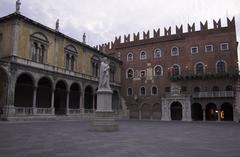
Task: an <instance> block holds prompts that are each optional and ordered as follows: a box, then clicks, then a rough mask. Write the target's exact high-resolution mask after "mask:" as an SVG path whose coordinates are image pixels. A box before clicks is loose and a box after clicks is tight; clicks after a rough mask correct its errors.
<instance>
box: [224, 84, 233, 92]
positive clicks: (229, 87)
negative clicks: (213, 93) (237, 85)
mask: <svg viewBox="0 0 240 157" xmlns="http://www.w3.org/2000/svg"><path fill="white" fill-rule="evenodd" d="M225 90H226V91H233V87H232V86H231V85H228V86H227V87H226V89H225Z"/></svg>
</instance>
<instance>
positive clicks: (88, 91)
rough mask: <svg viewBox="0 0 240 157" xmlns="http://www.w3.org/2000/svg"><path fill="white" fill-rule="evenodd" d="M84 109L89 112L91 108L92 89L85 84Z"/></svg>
mask: <svg viewBox="0 0 240 157" xmlns="http://www.w3.org/2000/svg"><path fill="white" fill-rule="evenodd" d="M84 109H85V111H87V112H89V111H92V109H93V89H92V87H91V86H87V87H86V88H85V92H84Z"/></svg>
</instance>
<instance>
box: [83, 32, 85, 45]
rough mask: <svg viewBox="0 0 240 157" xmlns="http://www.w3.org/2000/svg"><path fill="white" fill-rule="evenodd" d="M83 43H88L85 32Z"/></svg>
mask: <svg viewBox="0 0 240 157" xmlns="http://www.w3.org/2000/svg"><path fill="white" fill-rule="evenodd" d="M83 43H84V44H86V34H85V33H83Z"/></svg>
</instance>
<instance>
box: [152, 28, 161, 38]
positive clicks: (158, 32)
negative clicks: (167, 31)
mask: <svg viewBox="0 0 240 157" xmlns="http://www.w3.org/2000/svg"><path fill="white" fill-rule="evenodd" d="M159 37H160V29H159V28H158V29H157V31H156V30H155V29H154V30H153V38H159Z"/></svg>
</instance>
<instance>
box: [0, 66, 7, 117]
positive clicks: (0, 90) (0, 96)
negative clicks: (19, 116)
mask: <svg viewBox="0 0 240 157" xmlns="http://www.w3.org/2000/svg"><path fill="white" fill-rule="evenodd" d="M0 76H1V77H0V118H1V114H3V107H4V106H5V105H6V104H7V91H8V90H7V85H8V75H7V73H6V71H5V70H4V69H3V68H1V67H0Z"/></svg>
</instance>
